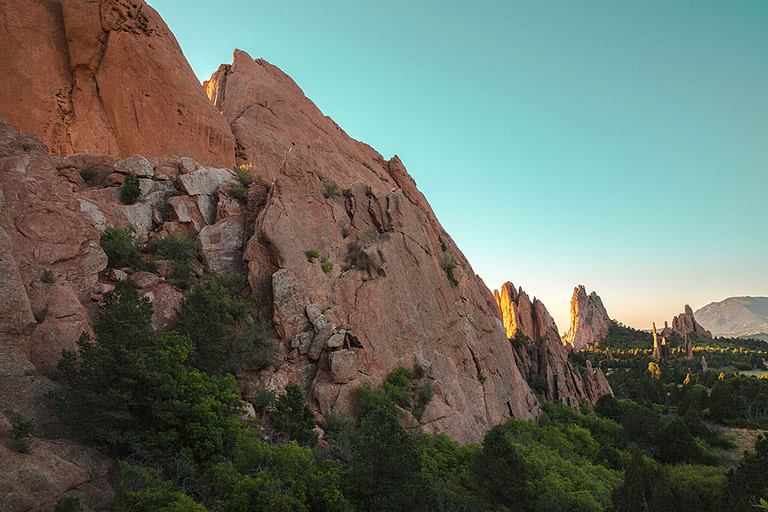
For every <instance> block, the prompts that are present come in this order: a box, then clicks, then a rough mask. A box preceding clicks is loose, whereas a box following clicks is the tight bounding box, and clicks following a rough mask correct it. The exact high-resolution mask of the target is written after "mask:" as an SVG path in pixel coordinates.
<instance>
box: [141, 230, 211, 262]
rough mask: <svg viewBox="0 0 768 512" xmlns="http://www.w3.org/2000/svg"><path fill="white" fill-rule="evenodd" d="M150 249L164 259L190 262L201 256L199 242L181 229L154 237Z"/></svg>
mask: <svg viewBox="0 0 768 512" xmlns="http://www.w3.org/2000/svg"><path fill="white" fill-rule="evenodd" d="M150 249H151V250H152V251H154V252H156V253H157V255H158V256H160V258H162V259H164V260H173V261H177V262H189V261H193V260H197V259H198V258H199V257H200V251H199V250H198V248H197V242H196V241H195V240H194V239H192V238H190V237H189V236H187V235H186V234H184V233H181V232H179V231H174V232H171V233H168V234H167V235H166V236H161V237H157V238H155V239H153V240H152V242H151V243H150Z"/></svg>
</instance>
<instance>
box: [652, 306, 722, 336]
mask: <svg viewBox="0 0 768 512" xmlns="http://www.w3.org/2000/svg"><path fill="white" fill-rule="evenodd" d="M672 334H675V335H678V336H681V337H684V336H686V335H688V334H695V335H696V336H698V337H699V338H711V337H712V333H711V332H709V331H708V330H706V329H705V328H704V327H702V326H701V324H699V323H698V322H697V321H696V319H695V318H694V317H693V310H692V309H691V306H689V305H688V304H686V305H685V309H684V311H683V312H682V313H680V314H679V315H677V316H676V317H675V318H673V319H672V327H669V325H667V323H666V322H664V329H663V330H662V331H661V335H662V336H671V335H672Z"/></svg>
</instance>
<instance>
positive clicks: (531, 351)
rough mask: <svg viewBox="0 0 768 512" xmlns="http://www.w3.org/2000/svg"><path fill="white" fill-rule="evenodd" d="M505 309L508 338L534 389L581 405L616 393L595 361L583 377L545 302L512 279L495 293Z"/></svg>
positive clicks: (503, 318)
mask: <svg viewBox="0 0 768 512" xmlns="http://www.w3.org/2000/svg"><path fill="white" fill-rule="evenodd" d="M493 294H494V297H495V298H496V303H497V304H498V307H499V310H500V311H501V317H502V322H503V324H504V328H505V330H506V334H507V337H508V338H509V339H510V340H511V342H512V346H513V347H514V348H515V351H516V354H517V356H518V358H519V359H520V361H521V362H522V371H523V374H524V376H525V378H526V380H527V381H528V382H529V383H533V384H534V390H535V391H537V392H540V393H543V394H544V397H545V398H546V399H547V400H548V401H551V402H560V403H563V404H566V405H571V406H578V398H584V399H586V400H588V401H589V402H591V403H593V404H594V403H595V402H597V400H598V399H599V398H600V397H601V396H603V395H606V394H610V395H613V390H612V389H611V387H610V385H609V384H608V381H607V380H606V378H605V375H603V372H602V370H600V369H599V368H598V369H597V370H593V369H592V366H591V364H589V365H588V367H587V373H586V375H585V377H584V379H582V377H581V376H580V375H579V374H578V372H576V370H574V368H573V366H572V365H571V363H570V362H569V361H568V353H567V351H566V349H565V347H564V346H563V343H562V342H561V340H560V336H559V335H558V330H557V325H556V324H555V321H554V319H553V318H552V316H550V314H549V312H548V311H547V308H546V307H545V306H544V304H543V303H542V302H541V301H540V300H538V299H536V298H534V299H533V302H531V300H530V299H529V298H528V294H526V293H525V292H524V291H523V289H522V288H519V289H517V290H516V289H515V285H513V284H512V283H510V282H506V283H504V285H503V286H502V287H501V291H497V290H495V291H494V292H493Z"/></svg>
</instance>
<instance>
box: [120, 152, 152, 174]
mask: <svg viewBox="0 0 768 512" xmlns="http://www.w3.org/2000/svg"><path fill="white" fill-rule="evenodd" d="M114 168H115V170H116V171H117V172H119V173H121V174H133V175H134V176H136V177H137V178H151V177H153V176H154V175H155V169H154V167H153V166H152V164H151V163H149V160H147V159H146V158H144V157H143V156H141V155H133V156H130V157H128V158H125V159H123V160H120V161H118V162H115V165H114Z"/></svg>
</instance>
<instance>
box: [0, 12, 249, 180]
mask: <svg viewBox="0 0 768 512" xmlns="http://www.w3.org/2000/svg"><path fill="white" fill-rule="evenodd" d="M0 47H2V58H0V74H2V76H3V87H2V88H0V116H2V117H5V118H7V119H8V120H9V121H10V122H11V123H12V124H13V125H14V126H17V127H18V128H20V129H22V130H26V131H30V132H33V133H35V134H37V135H38V136H39V137H40V138H41V139H42V140H43V141H44V142H45V143H46V144H47V145H48V148H49V150H50V152H51V154H53V155H57V156H66V155H70V154H73V153H103V154H111V155H116V156H119V157H127V156H130V155H133V154H135V153H140V154H143V155H144V156H147V157H171V156H174V157H182V156H188V157H192V158H194V159H196V160H198V161H200V162H202V163H206V164H209V165H223V166H230V165H232V163H233V162H234V155H233V148H234V139H233V137H232V133H231V132H230V130H229V128H228V127H227V124H226V123H225V122H224V121H223V120H222V119H221V116H219V115H218V114H217V112H216V110H215V109H214V108H213V107H212V106H211V104H210V103H209V102H208V101H207V100H206V97H205V94H204V92H203V90H202V89H201V88H200V84H199V82H198V81H197V78H196V77H195V75H194V73H193V72H192V68H191V67H190V66H189V64H188V63H187V61H186V59H185V58H184V55H183V54H182V52H181V48H179V45H178V43H177V42H176V39H175V38H174V36H173V34H172V33H171V31H170V30H169V29H168V27H167V26H166V24H165V22H163V20H162V19H161V18H160V16H159V15H158V14H157V12H155V11H154V9H152V8H151V7H149V6H148V5H147V4H146V3H145V2H144V0H97V1H94V0H34V1H33V0H0Z"/></svg>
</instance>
